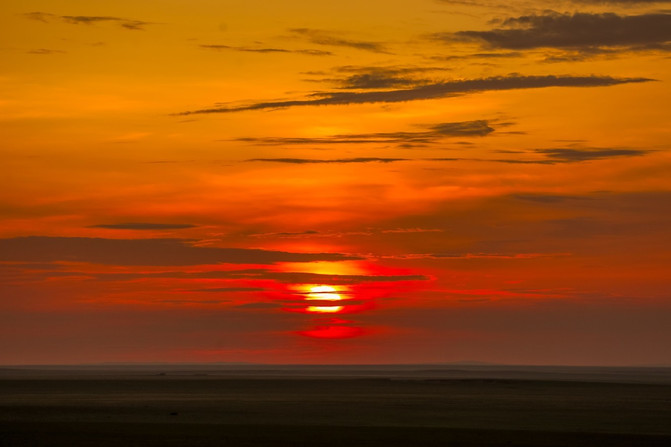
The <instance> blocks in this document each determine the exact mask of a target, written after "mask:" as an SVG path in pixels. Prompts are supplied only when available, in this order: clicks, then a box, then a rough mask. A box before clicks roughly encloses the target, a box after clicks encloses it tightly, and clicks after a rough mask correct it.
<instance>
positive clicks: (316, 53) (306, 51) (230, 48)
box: [199, 44, 333, 56]
mask: <svg viewBox="0 0 671 447" xmlns="http://www.w3.org/2000/svg"><path fill="white" fill-rule="evenodd" d="M199 46H200V47H201V48H204V49H206V50H214V51H240V52H244V53H266V54H268V53H293V54H305V55H308V56H333V53H332V52H330V51H324V50H310V49H304V50H289V49H287V48H274V47H241V46H231V45H214V44H210V45H199Z"/></svg>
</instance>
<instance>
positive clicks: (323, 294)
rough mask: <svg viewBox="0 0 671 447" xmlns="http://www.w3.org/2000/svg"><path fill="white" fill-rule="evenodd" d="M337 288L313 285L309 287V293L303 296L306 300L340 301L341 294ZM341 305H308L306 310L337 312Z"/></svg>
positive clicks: (341, 308) (341, 307)
mask: <svg viewBox="0 0 671 447" xmlns="http://www.w3.org/2000/svg"><path fill="white" fill-rule="evenodd" d="M337 292H338V290H337V289H336V288H335V287H331V286H315V287H311V288H310V293H308V294H307V296H306V297H305V299H306V300H319V301H340V300H342V296H340V294H339V293H337ZM343 308H344V307H343V306H337V305H333V306H330V305H329V306H308V308H307V311H308V312H320V313H337V312H340V311H341V310H343Z"/></svg>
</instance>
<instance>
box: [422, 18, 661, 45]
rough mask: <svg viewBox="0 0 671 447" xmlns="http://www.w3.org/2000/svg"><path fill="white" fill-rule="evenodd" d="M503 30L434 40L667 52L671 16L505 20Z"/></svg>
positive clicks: (443, 35)
mask: <svg viewBox="0 0 671 447" xmlns="http://www.w3.org/2000/svg"><path fill="white" fill-rule="evenodd" d="M501 25H502V27H501V28H496V29H492V30H488V31H459V32H456V33H437V34H433V35H432V38H434V39H436V40H442V41H446V42H454V41H464V40H467V41H479V42H482V43H484V44H485V45H486V46H488V47H491V48H503V49H508V50H529V49H535V48H557V49H564V50H567V49H569V50H571V49H572V50H580V51H592V52H594V51H599V49H602V48H618V49H620V50H621V51H623V50H642V49H650V48H652V49H664V48H663V47H660V45H662V46H663V45H664V44H666V43H668V42H670V41H671V14H664V13H657V14H643V15H636V16H621V15H618V14H614V13H610V12H609V13H602V14H593V13H583V12H577V13H574V14H560V13H557V12H554V11H551V12H547V13H545V14H543V15H527V16H520V17H513V18H509V19H506V20H504V21H503V22H502V23H501Z"/></svg>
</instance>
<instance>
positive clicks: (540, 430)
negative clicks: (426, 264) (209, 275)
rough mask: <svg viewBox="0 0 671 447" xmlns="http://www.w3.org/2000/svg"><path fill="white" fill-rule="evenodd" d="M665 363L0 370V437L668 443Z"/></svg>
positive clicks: (75, 441)
mask: <svg viewBox="0 0 671 447" xmlns="http://www.w3.org/2000/svg"><path fill="white" fill-rule="evenodd" d="M670 372H671V370H669V369H663V368H660V369H654V368H653V369H626V368H611V369H584V368H583V369H580V368H577V369H570V368H569V369H567V368H555V369H551V368H545V369H543V368H502V367H498V368H497V367H484V366H483V367H468V368H454V367H453V368H449V367H440V368H438V367H436V368H415V369H412V368H408V367H398V368H395V369H394V368H392V367H389V368H379V367H378V368H363V367H359V368H355V367H351V368H344V369H343V368H328V367H323V368H314V367H303V368H301V367H293V368H279V369H273V368H267V367H266V368H261V367H259V368H256V369H254V368H247V369H245V368H243V367H237V368H216V367H208V368H194V367H192V368H182V369H179V368H176V367H165V368H159V367H146V368H125V369H124V368H122V367H118V368H108V369H92V368H83V369H79V370H77V369H58V368H55V369H53V368H52V369H49V368H44V369H39V368H30V369H16V368H15V369H9V368H5V369H1V370H0V445H1V446H3V447H4V446H17V447H18V446H55V445H68V446H89V445H96V446H102V447H107V446H159V445H160V446H218V445H221V446H266V445H267V446H297V447H298V446H343V445H350V446H378V445H379V446H423V445H446V446H499V445H501V446H596V445H603V446H668V445H671V383H670V382H671V376H670V375H669V373H670ZM562 378H563V380H562Z"/></svg>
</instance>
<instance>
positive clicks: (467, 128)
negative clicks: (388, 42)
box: [236, 120, 494, 161]
mask: <svg viewBox="0 0 671 447" xmlns="http://www.w3.org/2000/svg"><path fill="white" fill-rule="evenodd" d="M425 127H426V128H428V129H429V130H428V131H422V132H376V133H368V134H340V135H330V136H328V137H320V138H297V137H294V138H278V137H267V138H249V137H248V138H238V139H237V140H236V141H244V142H248V143H255V144H261V145H264V146H286V145H301V144H370V143H377V144H392V143H397V144H400V143H433V142H436V141H440V140H442V139H444V138H449V137H473V136H477V137H484V136H486V135H488V134H490V133H491V132H493V131H494V128H492V127H490V126H489V122H488V121H486V120H475V121H459V122H452V123H439V124H433V125H429V126H425ZM346 160H359V161H361V160H365V161H383V160H386V161H398V160H397V159H346Z"/></svg>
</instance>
